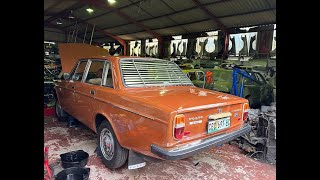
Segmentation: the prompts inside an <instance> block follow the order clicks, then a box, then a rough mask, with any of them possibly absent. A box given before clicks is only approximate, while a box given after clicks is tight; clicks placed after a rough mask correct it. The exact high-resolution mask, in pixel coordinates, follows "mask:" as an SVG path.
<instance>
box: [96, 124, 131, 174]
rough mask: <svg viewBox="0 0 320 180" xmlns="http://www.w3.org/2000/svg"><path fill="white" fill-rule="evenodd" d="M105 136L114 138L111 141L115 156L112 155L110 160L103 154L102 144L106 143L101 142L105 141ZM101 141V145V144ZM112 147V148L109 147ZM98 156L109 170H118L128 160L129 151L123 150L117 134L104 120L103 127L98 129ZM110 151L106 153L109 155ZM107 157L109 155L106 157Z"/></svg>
mask: <svg viewBox="0 0 320 180" xmlns="http://www.w3.org/2000/svg"><path fill="white" fill-rule="evenodd" d="M104 134H108V135H109V136H112V138H113V141H111V143H110V144H111V148H112V147H113V148H114V149H113V155H110V156H109V157H108V158H106V157H105V155H104V154H103V153H102V151H104V150H103V148H102V144H103V145H105V143H102V142H103V141H101V140H102V139H103V137H105V136H104ZM100 141H101V143H100ZM108 147H110V146H108ZM97 151H98V154H99V155H100V156H101V159H102V162H103V164H104V165H105V166H106V167H107V168H109V169H116V168H119V167H121V166H122V165H123V164H124V163H125V162H126V160H127V158H128V150H127V149H125V148H123V147H122V146H121V145H120V144H119V142H118V139H117V137H116V136H115V133H114V131H113V129H112V127H111V124H110V123H109V122H108V121H107V120H104V121H103V122H102V123H101V125H100V126H99V129H98V149H97ZM107 151H108V150H106V151H104V152H105V153H107ZM106 156H107V155H106Z"/></svg>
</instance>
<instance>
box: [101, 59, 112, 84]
mask: <svg viewBox="0 0 320 180" xmlns="http://www.w3.org/2000/svg"><path fill="white" fill-rule="evenodd" d="M103 77H104V78H103V80H102V81H103V82H102V86H105V87H109V88H113V76H112V68H111V63H110V62H106V64H105V71H104V72H103Z"/></svg>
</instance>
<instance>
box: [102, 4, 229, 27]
mask: <svg viewBox="0 0 320 180" xmlns="http://www.w3.org/2000/svg"><path fill="white" fill-rule="evenodd" d="M225 1H232V0H222V1H215V2H209V3H206V4H203V5H204V6H209V5H213V4H219V3H222V2H225ZM198 8H199V7H198V6H195V7H190V8H187V9H182V10H179V11H175V12H171V13H167V14H163V15H160V16H155V17H151V18H146V19H142V20H139V21H138V22H142V21H149V20H153V19H157V18H162V17H169V16H172V15H175V14H178V13H183V12H186V11H190V10H194V9H198ZM124 25H128V23H125V24H120V25H117V26H112V27H110V26H109V27H102V28H103V29H110V28H116V27H120V26H124Z"/></svg>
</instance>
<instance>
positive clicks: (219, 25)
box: [192, 0, 227, 32]
mask: <svg viewBox="0 0 320 180" xmlns="http://www.w3.org/2000/svg"><path fill="white" fill-rule="evenodd" d="M192 1H193V2H194V3H195V4H196V5H197V6H198V7H199V8H200V9H201V10H202V11H203V12H204V13H206V14H207V15H208V16H209V17H210V18H211V20H212V21H213V22H214V23H216V24H217V25H218V27H219V28H220V29H221V30H222V31H223V32H227V27H226V26H225V25H224V24H223V23H222V22H221V21H220V20H219V19H218V18H217V16H215V15H214V14H213V13H212V12H211V11H209V10H208V8H207V7H206V6H205V5H203V4H201V3H200V1H199V0H192Z"/></svg>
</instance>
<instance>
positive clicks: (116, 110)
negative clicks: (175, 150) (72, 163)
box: [91, 87, 175, 156]
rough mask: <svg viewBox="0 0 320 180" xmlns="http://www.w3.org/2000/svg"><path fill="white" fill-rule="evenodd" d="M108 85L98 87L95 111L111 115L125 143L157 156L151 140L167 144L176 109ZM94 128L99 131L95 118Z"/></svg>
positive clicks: (133, 148) (117, 134) (130, 147)
mask: <svg viewBox="0 0 320 180" xmlns="http://www.w3.org/2000/svg"><path fill="white" fill-rule="evenodd" d="M104 88H105V87H100V88H97V93H96V94H97V96H96V102H97V104H96V106H95V107H96V110H95V112H97V114H102V115H103V116H105V117H106V118H107V119H108V121H109V122H110V123H111V125H112V128H113V130H114V131H115V134H116V136H117V139H118V141H119V143H120V144H121V146H123V147H125V148H127V149H132V150H134V151H137V152H140V153H142V154H145V155H149V156H155V155H154V154H152V153H151V152H150V145H151V144H161V146H167V143H168V120H169V119H172V117H173V116H175V113H172V111H171V110H170V109H166V108H165V107H164V108H162V109H160V108H159V107H158V106H156V105H154V104H150V103H149V102H142V101H141V100H137V99H134V98H132V97H129V96H126V95H125V94H124V92H123V91H120V90H114V91H108V92H107V91H105V90H104ZM106 99H107V101H106ZM91 128H92V129H93V130H94V131H96V130H95V120H94V119H93V120H92V124H91Z"/></svg>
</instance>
